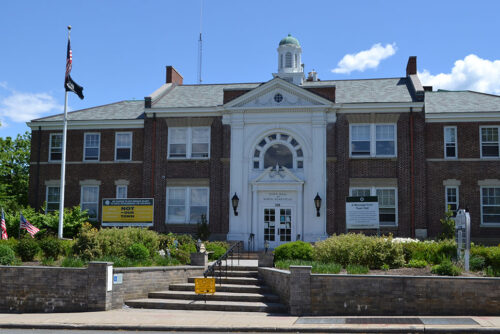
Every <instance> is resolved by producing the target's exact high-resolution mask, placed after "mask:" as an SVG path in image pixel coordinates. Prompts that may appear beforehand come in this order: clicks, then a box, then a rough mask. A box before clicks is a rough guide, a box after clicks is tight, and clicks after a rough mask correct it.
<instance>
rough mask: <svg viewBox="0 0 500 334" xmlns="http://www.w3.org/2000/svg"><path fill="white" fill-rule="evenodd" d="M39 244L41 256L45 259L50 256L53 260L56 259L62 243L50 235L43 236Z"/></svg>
mask: <svg viewBox="0 0 500 334" xmlns="http://www.w3.org/2000/svg"><path fill="white" fill-rule="evenodd" d="M39 245H40V248H41V249H42V252H43V257H44V258H46V259H48V258H52V259H53V260H57V258H58V257H59V255H60V254H61V253H62V244H61V242H60V241H59V239H56V238H52V237H49V238H45V239H42V240H41V241H40V243H39Z"/></svg>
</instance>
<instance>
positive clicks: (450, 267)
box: [431, 259, 462, 276]
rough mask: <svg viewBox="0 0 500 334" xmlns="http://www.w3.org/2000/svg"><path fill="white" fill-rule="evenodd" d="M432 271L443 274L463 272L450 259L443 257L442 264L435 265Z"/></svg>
mask: <svg viewBox="0 0 500 334" xmlns="http://www.w3.org/2000/svg"><path fill="white" fill-rule="evenodd" d="M431 272H432V273H433V274H438V275H443V276H459V275H460V274H461V273H462V272H461V270H460V268H458V267H457V266H455V265H454V264H453V263H452V262H451V261H450V260H449V259H443V260H442V261H441V263H440V264H438V265H435V266H433V267H432V269H431Z"/></svg>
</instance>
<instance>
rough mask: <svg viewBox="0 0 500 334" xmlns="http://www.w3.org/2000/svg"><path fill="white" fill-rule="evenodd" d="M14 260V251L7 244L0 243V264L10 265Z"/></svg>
mask: <svg viewBox="0 0 500 334" xmlns="http://www.w3.org/2000/svg"><path fill="white" fill-rule="evenodd" d="M15 260H16V253H15V252H14V250H13V249H12V248H10V247H9V246H8V245H7V244H0V264H1V265H4V266H5V265H7V266H9V265H12V264H13V263H14V261H15Z"/></svg>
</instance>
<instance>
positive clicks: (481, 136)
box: [479, 125, 500, 160]
mask: <svg viewBox="0 0 500 334" xmlns="http://www.w3.org/2000/svg"><path fill="white" fill-rule="evenodd" d="M483 129H497V137H498V138H497V146H498V155H497V156H491V157H483V133H482V130H483ZM491 143H492V142H491ZM479 154H480V157H481V159H484V160H490V159H498V158H500V126H498V125H483V126H480V127H479Z"/></svg>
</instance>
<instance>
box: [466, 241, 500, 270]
mask: <svg viewBox="0 0 500 334" xmlns="http://www.w3.org/2000/svg"><path fill="white" fill-rule="evenodd" d="M470 254H471V258H472V257H481V258H483V259H484V261H485V264H484V267H491V268H492V269H493V270H496V271H500V246H493V247H485V246H473V247H471V250H470Z"/></svg>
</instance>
